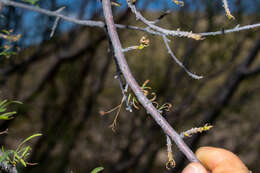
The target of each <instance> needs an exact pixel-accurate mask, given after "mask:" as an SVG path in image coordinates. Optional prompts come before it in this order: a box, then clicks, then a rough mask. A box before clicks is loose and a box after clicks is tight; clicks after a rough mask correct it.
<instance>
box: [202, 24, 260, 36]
mask: <svg viewBox="0 0 260 173" xmlns="http://www.w3.org/2000/svg"><path fill="white" fill-rule="evenodd" d="M258 27H260V23H256V24H252V25H245V26H239V25H237V26H236V27H234V28H232V29H226V30H222V31H215V32H202V33H199V34H200V35H201V36H203V37H205V36H215V35H223V34H229V33H232V32H239V31H243V30H249V29H254V28H258Z"/></svg>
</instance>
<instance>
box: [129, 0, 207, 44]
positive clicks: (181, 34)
mask: <svg viewBox="0 0 260 173" xmlns="http://www.w3.org/2000/svg"><path fill="white" fill-rule="evenodd" d="M127 4H128V7H129V8H130V9H131V11H132V12H133V13H134V14H135V16H136V19H137V20H139V19H140V20H141V21H142V22H143V23H144V24H146V25H147V26H148V27H150V28H151V29H153V30H155V31H158V32H160V33H162V34H163V35H171V36H179V37H187V38H193V39H195V40H201V39H202V37H201V36H200V35H199V34H194V33H192V32H187V31H179V30H168V29H164V28H161V27H159V26H156V25H154V22H152V21H148V20H147V19H146V18H144V17H143V15H142V14H141V13H140V12H139V11H137V10H136V7H135V5H134V4H132V2H131V1H130V0H127Z"/></svg>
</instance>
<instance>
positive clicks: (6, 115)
mask: <svg viewBox="0 0 260 173" xmlns="http://www.w3.org/2000/svg"><path fill="white" fill-rule="evenodd" d="M16 113H17V112H15V111H13V112H7V113H4V114H1V115H0V120H10V119H12V118H14V115H15V114H16Z"/></svg>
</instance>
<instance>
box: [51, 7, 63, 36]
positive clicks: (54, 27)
mask: <svg viewBox="0 0 260 173" xmlns="http://www.w3.org/2000/svg"><path fill="white" fill-rule="evenodd" d="M64 9H65V7H61V8H60V9H58V10H57V11H56V12H57V13H60V12H61V11H62V10H64ZM59 20H60V17H57V18H56V19H55V21H54V24H53V27H52V29H51V34H50V38H52V37H53V35H54V32H55V29H56V28H57V26H58V23H59Z"/></svg>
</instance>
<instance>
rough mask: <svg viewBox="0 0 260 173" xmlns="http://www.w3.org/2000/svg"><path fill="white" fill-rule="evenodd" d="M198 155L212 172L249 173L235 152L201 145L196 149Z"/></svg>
mask: <svg viewBox="0 0 260 173" xmlns="http://www.w3.org/2000/svg"><path fill="white" fill-rule="evenodd" d="M196 156H197V157H198V159H199V160H200V161H201V163H202V164H203V165H204V166H205V167H206V168H207V169H209V170H211V171H212V173H233V172H235V173H249V170H248V169H247V167H246V166H245V165H244V163H243V162H242V161H241V160H240V159H239V158H238V157H237V156H236V155H235V154H233V153H232V152H230V151H228V150H225V149H222V148H214V147H201V148H199V149H198V150H197V151H196Z"/></svg>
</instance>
